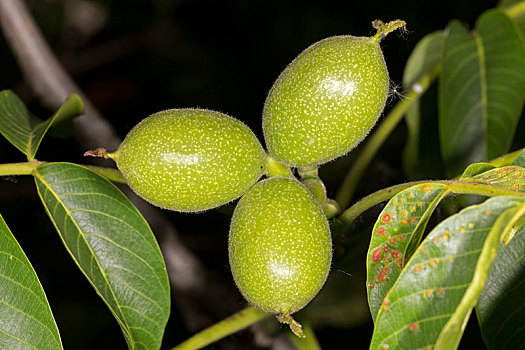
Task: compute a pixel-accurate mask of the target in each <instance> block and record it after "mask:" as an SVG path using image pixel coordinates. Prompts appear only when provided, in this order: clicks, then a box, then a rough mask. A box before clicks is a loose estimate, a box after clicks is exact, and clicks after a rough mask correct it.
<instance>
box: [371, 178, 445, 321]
mask: <svg viewBox="0 0 525 350" xmlns="http://www.w3.org/2000/svg"><path fill="white" fill-rule="evenodd" d="M447 187H448V186H447V185H443V184H436V183H428V184H422V185H416V186H413V187H410V188H408V189H406V190H404V191H401V192H399V193H398V194H397V195H395V196H394V197H393V198H392V199H391V200H390V201H389V202H388V204H387V205H386V206H385V208H384V209H383V211H382V212H381V214H380V215H379V217H378V219H377V221H376V223H375V225H374V229H373V231H372V239H371V241H370V247H369V249H368V255H367V263H366V266H367V291H368V304H369V306H370V312H371V313H372V317H373V318H374V319H375V318H376V316H377V313H378V311H379V308H380V307H381V303H382V302H383V299H384V297H385V295H386V294H387V293H388V291H389V290H390V288H392V286H393V285H394V283H395V281H396V279H397V277H398V276H399V274H400V272H401V270H402V269H403V266H404V264H405V263H406V261H407V258H408V257H409V256H410V254H411V253H412V252H413V251H414V250H415V247H416V246H417V244H418V243H419V241H420V240H421V236H422V235H423V233H424V231H425V228H426V226H427V223H428V220H429V219H430V216H431V215H432V213H433V212H434V209H436V207H437V205H438V204H439V202H440V201H441V199H443V197H444V196H445V195H446V193H447Z"/></svg>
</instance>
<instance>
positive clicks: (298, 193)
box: [229, 177, 332, 323]
mask: <svg viewBox="0 0 525 350" xmlns="http://www.w3.org/2000/svg"><path fill="white" fill-rule="evenodd" d="M229 259H230V267H231V271H232V274H233V278H234V280H235V283H236V284H237V287H238V288H239V290H240V291H241V293H242V294H243V296H244V297H245V298H246V300H248V302H249V303H250V304H251V305H253V306H254V307H256V308H258V309H261V310H263V311H265V312H269V313H274V314H277V316H278V317H280V320H281V322H286V323H289V322H287V321H286V317H288V316H289V315H290V314H292V313H294V312H296V311H298V310H300V309H302V308H303V307H304V306H305V305H306V304H308V303H309V302H310V301H311V300H312V299H313V298H314V297H315V295H316V294H317V293H318V292H319V290H320V289H321V287H322V286H323V284H324V282H325V280H326V277H327V275H328V272H329V270H330V263H331V259H332V241H331V237H330V228H329V226H328V221H327V219H326V217H325V216H324V214H323V212H322V210H321V209H320V207H319V205H318V204H317V202H316V201H315V199H314V198H313V196H312V195H311V194H310V192H309V191H308V190H307V189H306V188H305V187H304V186H303V185H301V183H299V182H298V181H296V180H292V179H289V178H281V177H274V178H270V179H267V180H264V181H260V182H258V183H257V184H256V185H254V186H253V187H252V188H251V189H250V190H249V191H248V192H246V194H245V195H244V196H243V197H242V198H241V200H240V201H239V203H238V204H237V207H236V208H235V211H234V213H233V217H232V224H231V227H230V236H229Z"/></svg>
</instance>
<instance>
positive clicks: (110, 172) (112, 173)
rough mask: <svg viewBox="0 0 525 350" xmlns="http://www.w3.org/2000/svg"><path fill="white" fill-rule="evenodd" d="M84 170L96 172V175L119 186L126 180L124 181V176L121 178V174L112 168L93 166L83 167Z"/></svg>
mask: <svg viewBox="0 0 525 350" xmlns="http://www.w3.org/2000/svg"><path fill="white" fill-rule="evenodd" d="M83 166H84V167H85V168H88V169H89V170H91V171H94V172H96V173H97V174H99V175H101V176H104V177H105V178H106V179H108V180H109V181H113V182H118V183H121V184H125V183H126V180H125V179H124V176H122V173H121V172H120V171H118V170H117V169H113V168H104V167H101V166H95V165H83Z"/></svg>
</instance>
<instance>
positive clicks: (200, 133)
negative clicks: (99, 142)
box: [110, 109, 266, 212]
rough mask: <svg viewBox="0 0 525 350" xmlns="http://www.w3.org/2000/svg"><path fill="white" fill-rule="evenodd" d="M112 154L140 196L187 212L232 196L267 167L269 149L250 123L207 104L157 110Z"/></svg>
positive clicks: (257, 177) (158, 204) (224, 200)
mask: <svg viewBox="0 0 525 350" xmlns="http://www.w3.org/2000/svg"><path fill="white" fill-rule="evenodd" d="M110 156H111V157H112V158H113V159H114V160H115V161H116V163H117V166H118V168H119V170H120V171H121V173H122V175H123V176H124V178H125V179H126V182H127V183H128V185H129V186H130V187H131V188H132V189H133V190H134V191H135V192H136V193H137V194H138V195H139V196H141V197H142V198H144V199H145V200H147V201H148V202H150V203H152V204H154V205H156V206H159V207H163V208H166V209H171V210H177V211H183V212H194V211H201V210H206V209H211V208H215V207H218V206H220V205H222V204H225V203H227V202H230V201H232V200H233V199H235V198H237V197H239V196H241V195H242V194H243V193H244V192H246V191H247V190H248V189H249V188H250V187H251V186H252V185H253V184H254V183H255V182H256V181H257V180H258V179H259V178H260V177H261V175H262V174H263V173H264V171H265V170H266V154H265V152H264V150H263V148H262V146H261V144H260V142H259V141H258V140H257V138H256V136H255V135H254V134H253V132H252V131H251V130H250V129H249V128H248V127H247V126H246V125H244V124H243V123H241V122H240V121H238V120H237V119H234V118H232V117H229V116H227V115H225V114H222V113H219V112H214V111H210V110H204V109H171V110H166V111H163V112H159V113H155V114H153V115H151V116H150V117H148V118H146V119H144V120H143V121H141V122H140V123H139V124H137V125H136V126H135V127H134V128H133V129H132V130H131V131H130V132H129V134H128V135H127V136H126V138H125V139H124V141H123V142H122V144H121V145H120V146H119V149H118V150H117V151H116V152H115V153H113V154H112V155H110Z"/></svg>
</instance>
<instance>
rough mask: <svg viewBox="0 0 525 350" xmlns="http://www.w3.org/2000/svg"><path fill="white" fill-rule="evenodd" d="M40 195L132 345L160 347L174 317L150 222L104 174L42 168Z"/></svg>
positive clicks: (38, 174) (38, 179)
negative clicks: (169, 321) (171, 313)
mask: <svg viewBox="0 0 525 350" xmlns="http://www.w3.org/2000/svg"><path fill="white" fill-rule="evenodd" d="M34 176H35V182H36V186H37V189H38V194H39V196H40V198H41V199H42V203H43V204H44V206H45V208H46V211H47V213H48V215H49V217H50V218H51V220H52V221H53V223H54V225H55V227H56V229H57V231H58V233H59V235H60V238H61V239H62V241H63V243H64V245H65V246H66V249H67V250H68V251H69V253H70V254H71V256H72V257H73V260H74V261H75V263H76V264H77V265H78V267H79V268H80V270H81V271H82V272H83V273H84V274H85V276H86V277H87V279H88V280H89V282H90V283H91V284H92V285H93V287H94V288H95V290H96V291H97V293H98V294H99V295H100V296H101V297H102V299H103V300H104V302H105V303H106V304H107V306H108V307H109V309H110V310H111V312H112V313H113V315H114V316H115V318H116V319H117V321H118V323H119V325H120V327H121V329H122V332H123V333H124V337H125V338H126V341H127V343H128V346H129V348H130V349H148V350H149V349H158V348H159V347H160V344H161V340H162V335H163V333H164V327H165V326H166V322H167V319H168V316H169V310H170V295H169V283H168V277H167V274H166V267H165V264H164V259H163V257H162V254H161V252H160V249H159V247H158V245H157V242H156V240H155V237H154V236H153V233H152V232H151V230H150V228H149V226H148V224H147V223H146V221H145V220H144V218H143V217H142V216H141V215H140V213H139V212H138V211H137V209H136V208H135V207H134V206H133V205H132V204H131V202H130V201H129V200H128V199H127V198H126V197H125V196H124V195H123V194H122V192H120V191H119V189H118V188H117V187H115V186H114V185H113V184H111V183H110V182H109V181H107V180H106V179H105V178H103V177H102V176H100V175H98V174H96V173H94V172H93V171H91V170H88V169H86V168H84V167H82V166H80V165H76V164H69V163H48V164H45V165H42V166H40V167H38V168H37V170H36V172H35V175H34Z"/></svg>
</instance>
